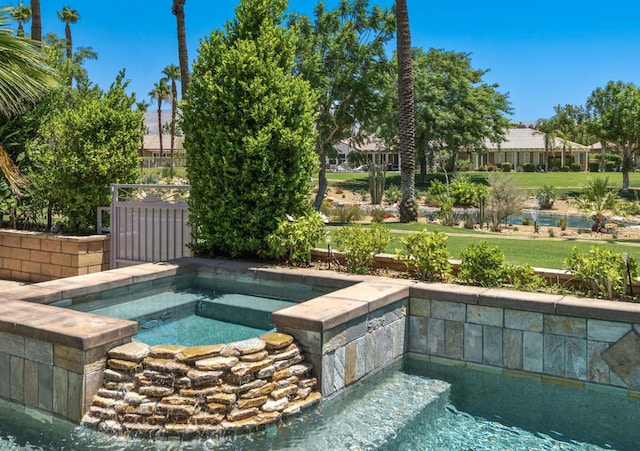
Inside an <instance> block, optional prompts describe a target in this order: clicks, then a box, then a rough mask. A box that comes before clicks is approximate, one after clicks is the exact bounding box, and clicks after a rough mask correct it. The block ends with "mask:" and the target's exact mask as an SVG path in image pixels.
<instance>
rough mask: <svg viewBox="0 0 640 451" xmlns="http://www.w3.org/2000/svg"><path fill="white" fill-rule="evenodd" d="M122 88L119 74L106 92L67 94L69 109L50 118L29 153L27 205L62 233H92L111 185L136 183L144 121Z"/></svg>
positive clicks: (121, 74) (104, 205)
mask: <svg viewBox="0 0 640 451" xmlns="http://www.w3.org/2000/svg"><path fill="white" fill-rule="evenodd" d="M127 84H128V82H126V81H124V72H121V73H120V74H118V76H117V78H116V81H115V82H114V83H113V84H112V85H111V87H110V88H109V90H108V91H107V92H102V91H101V90H100V89H98V88H94V89H90V90H83V91H82V92H74V93H70V94H69V95H70V100H69V102H70V104H69V106H66V107H63V108H62V109H60V110H59V111H54V112H52V113H50V114H51V116H50V120H48V121H47V122H46V123H45V124H44V125H43V127H42V129H41V135H42V136H41V139H40V140H39V141H38V142H34V143H33V146H32V148H31V149H30V150H31V151H30V158H31V161H32V163H33V168H32V172H31V173H30V174H29V180H30V182H31V185H30V187H29V195H30V196H31V201H32V202H34V203H36V204H37V203H39V204H40V205H42V206H43V207H47V206H48V207H49V208H51V210H52V212H53V213H54V214H57V215H59V216H61V217H63V218H64V219H63V222H64V230H65V232H67V233H93V232H95V226H96V209H97V208H98V207H106V206H108V205H109V203H110V197H111V195H110V188H109V186H110V184H111V183H135V182H136V180H137V179H138V175H139V169H140V163H139V161H140V160H139V156H138V151H139V148H140V139H141V135H142V119H143V118H142V113H141V112H139V111H134V110H133V109H132V107H133V105H134V104H135V97H134V96H133V95H128V94H127V93H126V88H127ZM38 199H39V200H38Z"/></svg>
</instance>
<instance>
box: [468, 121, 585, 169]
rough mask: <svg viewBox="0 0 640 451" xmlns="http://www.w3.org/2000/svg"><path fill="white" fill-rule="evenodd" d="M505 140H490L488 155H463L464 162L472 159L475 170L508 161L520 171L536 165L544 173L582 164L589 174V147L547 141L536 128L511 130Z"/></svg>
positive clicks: (582, 167)
mask: <svg viewBox="0 0 640 451" xmlns="http://www.w3.org/2000/svg"><path fill="white" fill-rule="evenodd" d="M505 138H506V139H505V141H503V142H502V143H500V144H496V143H492V142H490V141H489V140H486V141H485V146H486V148H487V151H486V152H484V153H478V152H474V153H472V154H466V155H464V154H463V155H461V156H460V158H461V159H465V158H470V159H471V166H472V167H474V168H476V169H477V168H482V167H486V166H489V165H493V166H500V165H501V164H502V163H503V162H505V161H506V162H509V163H511V164H512V165H513V168H514V169H516V170H517V169H518V168H520V167H522V165H523V164H525V163H533V164H535V165H536V168H538V169H540V170H551V169H552V168H554V167H557V168H560V167H562V166H569V165H570V164H571V163H578V164H580V169H581V170H582V171H587V170H588V163H589V152H590V150H591V149H590V147H589V146H583V145H582V144H578V143H574V142H571V141H567V140H564V139H560V138H554V139H547V135H546V134H545V133H542V132H539V131H538V130H534V129H532V128H511V129H509V130H507V133H506V135H505Z"/></svg>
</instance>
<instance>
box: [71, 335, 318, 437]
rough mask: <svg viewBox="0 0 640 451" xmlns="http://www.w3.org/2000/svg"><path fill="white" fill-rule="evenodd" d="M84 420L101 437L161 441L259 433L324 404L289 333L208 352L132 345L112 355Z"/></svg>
mask: <svg viewBox="0 0 640 451" xmlns="http://www.w3.org/2000/svg"><path fill="white" fill-rule="evenodd" d="M108 354H109V358H108V360H107V368H106V369H105V371H104V382H103V385H102V387H101V388H100V389H99V391H98V393H97V395H96V396H95V397H94V398H93V401H92V404H91V406H90V408H89V410H88V412H87V413H86V415H85V416H84V418H83V419H82V423H83V424H85V425H89V426H92V427H95V428H97V429H99V430H101V431H105V432H109V433H117V434H129V435H136V436H140V435H143V436H148V437H161V436H180V437H191V436H197V435H221V434H225V433H231V432H238V431H250V430H256V429H258V428H260V427H261V426H264V425H267V424H271V423H275V422H277V421H279V420H281V419H282V418H284V417H287V416H289V415H293V414H296V413H298V412H300V411H301V410H302V409H304V408H306V407H309V406H311V405H313V404H315V403H317V402H319V401H320V400H321V399H322V395H321V394H320V393H319V392H317V391H316V385H317V380H316V379H315V378H314V377H312V376H311V374H310V371H311V369H312V365H311V364H310V363H308V362H305V359H304V356H303V355H302V353H301V351H300V348H299V347H298V345H297V344H296V343H295V342H294V339H293V337H292V336H290V335H286V334H282V333H278V332H271V333H267V334H265V335H262V336H261V337H260V338H253V339H249V340H244V341H239V342H234V343H228V344H219V345H210V346H192V347H184V346H176V345H157V346H149V345H146V344H144V343H139V342H131V343H127V344H125V345H122V346H118V347H116V348H113V349H111V350H110V351H109V353H108Z"/></svg>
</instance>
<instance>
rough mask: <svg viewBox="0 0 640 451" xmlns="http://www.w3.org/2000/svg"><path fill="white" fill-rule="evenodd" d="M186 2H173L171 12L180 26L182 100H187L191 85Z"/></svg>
mask: <svg viewBox="0 0 640 451" xmlns="http://www.w3.org/2000/svg"><path fill="white" fill-rule="evenodd" d="M185 3H186V0H173V6H172V7H171V12H172V13H173V15H174V16H176V22H177V25H178V61H179V62H180V79H181V80H182V84H181V95H182V99H183V100H184V99H186V98H187V88H188V85H189V80H190V77H191V76H190V75H189V54H188V52H187V33H186V31H185V28H184V4H185Z"/></svg>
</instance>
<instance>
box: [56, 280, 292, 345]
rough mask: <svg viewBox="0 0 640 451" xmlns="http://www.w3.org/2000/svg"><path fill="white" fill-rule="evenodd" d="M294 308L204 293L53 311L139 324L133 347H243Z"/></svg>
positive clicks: (139, 296) (133, 297)
mask: <svg viewBox="0 0 640 451" xmlns="http://www.w3.org/2000/svg"><path fill="white" fill-rule="evenodd" d="M293 304H294V302H291V301H285V300H282V299H274V298H272V297H268V296H259V295H252V294H244V293H237V292H226V291H220V290H215V289H208V288H197V287H196V288H181V289H177V290H176V291H174V290H173V289H171V290H164V291H160V292H153V293H151V294H143V293H136V294H128V295H126V296H122V295H118V294H117V292H116V293H115V294H114V295H113V296H109V295H103V296H101V297H100V298H99V299H94V300H89V301H80V302H78V301H74V300H65V301H62V302H58V303H55V304H54V305H58V306H64V307H67V308H70V309H74V310H79V311H83V312H91V313H95V314H98V315H103V316H109V317H112V318H120V319H128V320H133V321H136V322H137V323H138V333H137V334H136V335H135V336H134V337H133V340H134V341H142V342H144V343H147V344H149V345H158V344H180V345H185V346H198V345H208V344H218V343H228V342H232V341H241V340H245V339H248V338H254V337H258V336H260V335H262V334H264V333H265V332H266V331H269V330H272V329H273V327H274V326H273V324H272V322H271V313H272V312H274V311H276V310H280V309H282V308H285V307H288V306H290V305H293Z"/></svg>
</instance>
